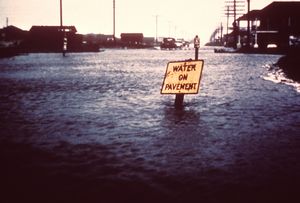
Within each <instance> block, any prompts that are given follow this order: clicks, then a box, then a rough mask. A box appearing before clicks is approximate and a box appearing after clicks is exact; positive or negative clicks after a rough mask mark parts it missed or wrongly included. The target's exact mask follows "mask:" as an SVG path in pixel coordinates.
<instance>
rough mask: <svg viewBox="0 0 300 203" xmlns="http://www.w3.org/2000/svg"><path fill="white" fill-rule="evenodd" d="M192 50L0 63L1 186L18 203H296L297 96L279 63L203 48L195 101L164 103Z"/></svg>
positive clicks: (299, 182) (33, 57)
mask: <svg viewBox="0 0 300 203" xmlns="http://www.w3.org/2000/svg"><path fill="white" fill-rule="evenodd" d="M193 57H194V51H193V50H180V51H179V50H177V51H161V50H117V49H116V50H114V49H112V50H105V51H104V52H101V53H69V54H67V57H62V56H61V54H29V55H23V56H17V57H14V58H8V59H1V60H0V121H1V122H0V164H1V170H0V180H1V181H0V182H1V183H0V186H1V188H4V189H2V192H3V194H4V195H3V199H4V203H10V202H20V201H22V202H49V203H50V202H104V203H106V202H149V203H150V202H205V203H206V202H216V203H218V202H243V203H244V202H249V203H250V202H251V203H253V202H299V201H300V198H299V195H298V193H299V188H300V93H299V92H298V91H297V89H296V88H295V87H294V86H291V85H286V84H283V83H276V82H272V81H270V80H269V79H268V78H269V77H270V74H271V73H270V71H269V69H268V67H269V66H270V65H271V64H273V63H276V62H277V60H278V59H279V58H280V56H279V55H255V54H251V55H246V54H216V53H213V49H209V48H202V49H200V52H199V58H200V59H204V69H203V74H202V79H201V83H200V91H199V94H197V95H186V96H185V98H184V108H183V109H182V110H178V109H175V108H174V98H175V96H174V95H161V94H160V88H161V85H162V82H163V78H164V74H165V69H166V65H167V63H168V62H169V61H178V60H186V59H189V58H193ZM296 198H298V199H296Z"/></svg>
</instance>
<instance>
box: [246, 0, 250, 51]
mask: <svg viewBox="0 0 300 203" xmlns="http://www.w3.org/2000/svg"><path fill="white" fill-rule="evenodd" d="M247 3H248V5H247V8H248V12H247V46H248V48H250V16H249V15H250V0H247Z"/></svg>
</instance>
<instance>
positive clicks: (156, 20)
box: [155, 15, 158, 44]
mask: <svg viewBox="0 0 300 203" xmlns="http://www.w3.org/2000/svg"><path fill="white" fill-rule="evenodd" d="M157 26H158V15H156V16H155V33H156V35H155V42H156V44H157V43H158V38H157V32H158V31H157V28H158V27H157Z"/></svg>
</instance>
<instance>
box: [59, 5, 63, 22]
mask: <svg viewBox="0 0 300 203" xmlns="http://www.w3.org/2000/svg"><path fill="white" fill-rule="evenodd" d="M62 26H63V18H62V0H60V27H61V28H62Z"/></svg>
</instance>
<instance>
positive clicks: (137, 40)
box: [121, 33, 144, 48]
mask: <svg viewBox="0 0 300 203" xmlns="http://www.w3.org/2000/svg"><path fill="white" fill-rule="evenodd" d="M143 40H144V35H143V33H122V34H121V43H122V46H124V47H134V48H139V47H142V46H143Z"/></svg>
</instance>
